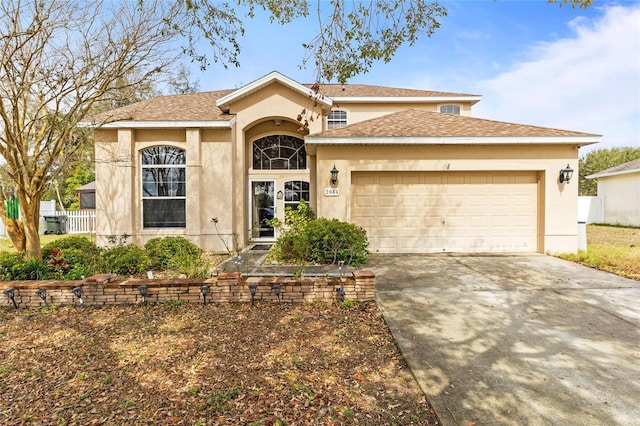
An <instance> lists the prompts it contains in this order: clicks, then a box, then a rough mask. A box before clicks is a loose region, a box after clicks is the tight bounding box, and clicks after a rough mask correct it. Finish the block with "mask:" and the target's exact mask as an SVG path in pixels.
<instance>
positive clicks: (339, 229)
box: [303, 218, 369, 265]
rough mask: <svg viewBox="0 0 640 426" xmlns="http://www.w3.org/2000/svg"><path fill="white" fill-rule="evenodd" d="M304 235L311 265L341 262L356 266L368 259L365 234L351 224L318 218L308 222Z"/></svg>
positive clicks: (367, 243) (367, 244) (362, 230)
mask: <svg viewBox="0 0 640 426" xmlns="http://www.w3.org/2000/svg"><path fill="white" fill-rule="evenodd" d="M305 234H306V235H305V237H304V238H303V239H304V240H306V242H307V244H308V245H309V260H310V261H311V262H313V263H323V264H326V263H331V264H336V263H338V261H340V260H342V261H344V263H346V264H348V265H358V264H361V263H365V262H366V261H367V258H368V257H369V251H368V250H367V247H368V246H369V242H368V240H367V233H366V231H365V230H364V229H362V228H360V227H359V226H356V225H354V224H352V223H347V222H341V221H339V220H337V219H326V218H319V219H315V220H312V221H311V222H309V224H308V225H307V227H306V228H305Z"/></svg>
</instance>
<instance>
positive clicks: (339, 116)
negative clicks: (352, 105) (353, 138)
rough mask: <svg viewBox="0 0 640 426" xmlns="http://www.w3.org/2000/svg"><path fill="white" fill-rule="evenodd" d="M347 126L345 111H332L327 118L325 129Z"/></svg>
mask: <svg viewBox="0 0 640 426" xmlns="http://www.w3.org/2000/svg"><path fill="white" fill-rule="evenodd" d="M346 125H347V111H342V110H339V109H336V110H333V111H331V112H330V113H329V117H327V128H328V129H335V128H336V127H343V126H346Z"/></svg>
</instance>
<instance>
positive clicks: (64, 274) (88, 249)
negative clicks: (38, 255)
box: [42, 236, 100, 280]
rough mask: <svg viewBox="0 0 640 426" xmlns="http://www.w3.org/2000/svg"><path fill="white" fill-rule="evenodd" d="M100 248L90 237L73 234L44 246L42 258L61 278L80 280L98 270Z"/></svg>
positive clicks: (57, 276) (55, 274)
mask: <svg viewBox="0 0 640 426" xmlns="http://www.w3.org/2000/svg"><path fill="white" fill-rule="evenodd" d="M99 255H100V249H99V248H98V247H96V245H95V244H94V243H92V242H91V241H89V239H87V238H85V237H80V236H71V237H65V238H60V239H57V240H54V241H52V242H50V243H48V244H46V245H45V246H43V247H42V260H43V262H45V263H46V264H48V265H49V266H50V267H51V269H52V270H53V271H54V276H55V277H56V278H59V279H68V280H78V279H82V277H83V276H85V277H87V276H90V275H93V274H94V273H95V272H96V270H97V264H98V259H99Z"/></svg>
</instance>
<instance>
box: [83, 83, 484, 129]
mask: <svg viewBox="0 0 640 426" xmlns="http://www.w3.org/2000/svg"><path fill="white" fill-rule="evenodd" d="M305 86H306V87H311V85H305ZM235 91H236V89H227V90H216V91H211V92H202V93H193V94H186V95H171V96H158V97H156V98H153V99H149V100H146V101H142V102H137V103H134V104H131V105H127V106H125V107H122V108H117V109H114V110H111V111H108V112H105V113H101V114H99V115H98V116H96V117H95V121H97V122H101V121H106V122H114V121H121V120H127V121H216V120H230V119H231V118H232V117H233V116H232V115H230V114H226V113H224V112H223V111H222V110H221V109H220V108H219V107H218V106H216V102H217V101H218V99H220V98H222V97H224V96H227V95H229V94H231V93H233V92H235ZM322 94H323V95H324V96H328V97H362V98H367V97H370V98H375V97H378V98H380V97H382V98H388V97H391V98H393V97H398V98H400V97H457V96H476V95H465V94H460V93H449V92H436V91H430V90H416V89H403V88H396V87H385V86H370V85H366V84H347V85H339V84H328V85H325V86H323V88H322Z"/></svg>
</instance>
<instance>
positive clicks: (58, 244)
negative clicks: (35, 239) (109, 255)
mask: <svg viewBox="0 0 640 426" xmlns="http://www.w3.org/2000/svg"><path fill="white" fill-rule="evenodd" d="M51 249H56V250H60V251H62V250H66V249H77V250H82V251H86V252H89V253H97V252H98V248H97V247H96V245H95V244H94V243H92V242H91V241H89V239H88V238H87V237H81V236H78V235H74V236H69V237H64V238H58V239H56V240H53V241H51V242H50V243H48V244H45V245H44V246H43V247H42V253H43V257H44V253H45V252H49V251H51Z"/></svg>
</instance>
